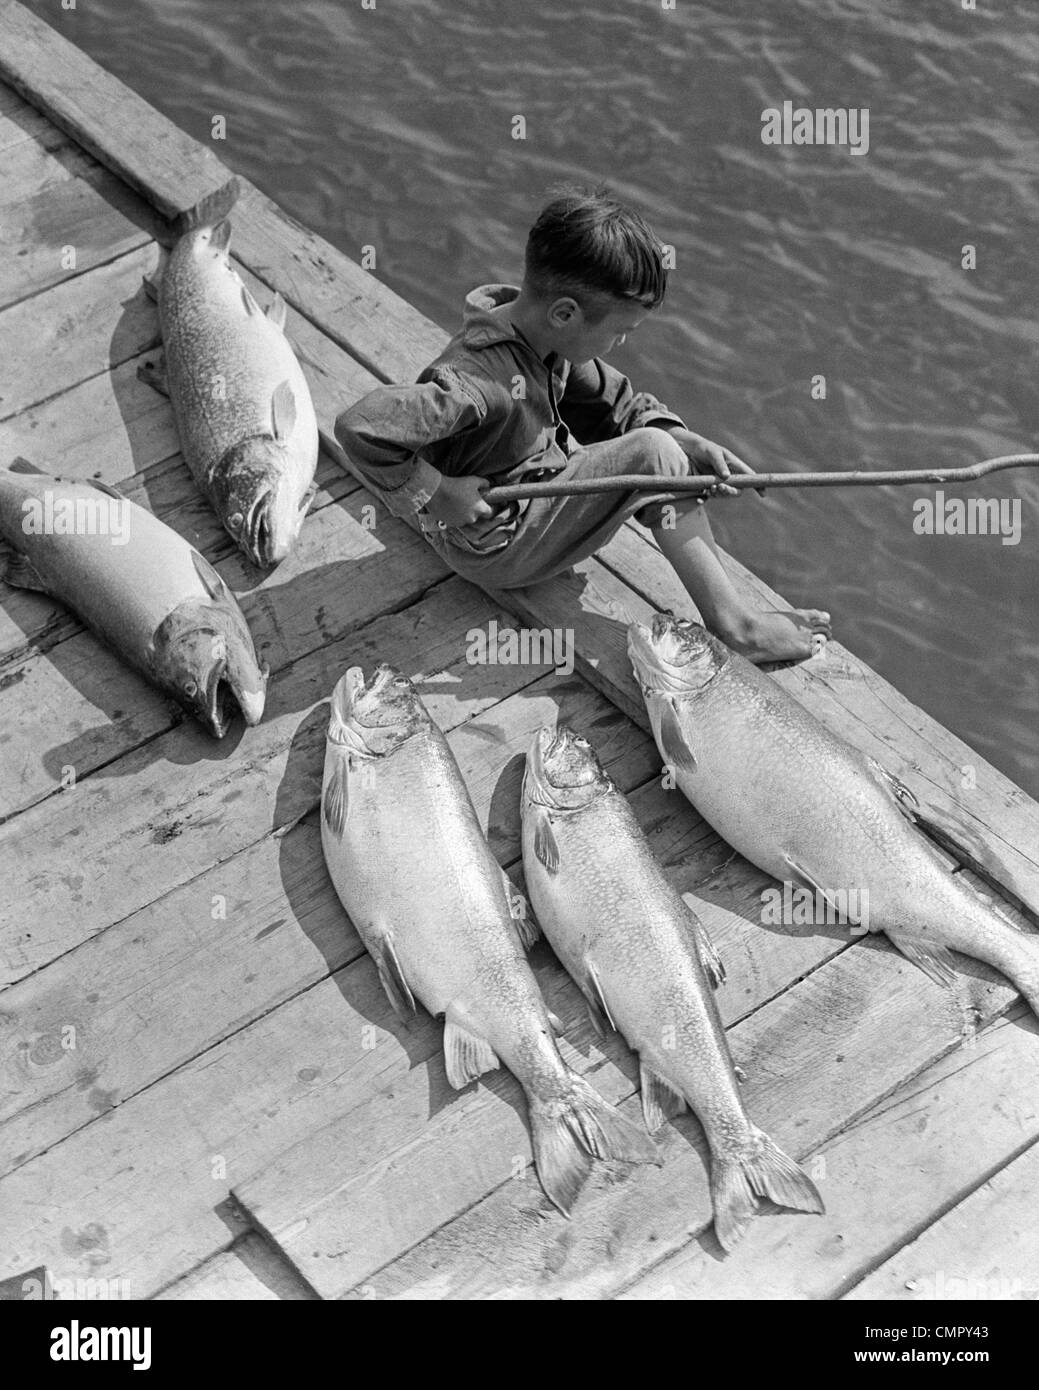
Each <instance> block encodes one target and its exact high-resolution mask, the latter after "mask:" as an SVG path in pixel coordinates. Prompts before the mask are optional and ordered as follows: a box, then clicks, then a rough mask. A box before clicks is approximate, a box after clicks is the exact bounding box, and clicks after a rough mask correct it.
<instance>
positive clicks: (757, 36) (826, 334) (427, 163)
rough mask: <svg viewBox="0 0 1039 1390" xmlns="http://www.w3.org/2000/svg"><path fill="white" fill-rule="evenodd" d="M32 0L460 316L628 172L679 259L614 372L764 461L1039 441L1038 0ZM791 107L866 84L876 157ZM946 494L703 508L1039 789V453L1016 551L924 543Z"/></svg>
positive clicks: (853, 461) (838, 495)
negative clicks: (539, 217)
mask: <svg viewBox="0 0 1039 1390" xmlns="http://www.w3.org/2000/svg"><path fill="white" fill-rule="evenodd" d="M34 8H36V9H37V10H38V11H39V12H40V13H41V14H45V15H46V17H47V18H48V19H49V20H50V22H51V23H54V24H55V25H56V26H57V27H59V28H61V29H62V30H63V31H64V32H65V33H67V34H68V35H69V37H71V38H73V39H74V41H75V42H77V43H79V44H80V45H81V46H82V47H84V48H85V49H87V50H88V51H89V52H90V53H91V54H93V55H94V56H95V57H96V58H97V59H99V60H100V61H101V62H102V63H104V64H105V65H106V66H108V67H109V68H111V69H112V70H113V71H115V72H116V73H118V74H119V76H121V77H122V78H123V79H124V80H126V81H127V82H129V83H130V84H131V85H132V86H134V87H135V88H136V89H137V90H138V91H140V92H141V93H143V94H144V95H145V96H146V97H148V98H149V99H150V100H151V101H152V102H153V103H154V104H155V105H156V106H158V107H159V108H160V109H162V110H163V111H165V112H166V113H167V114H168V115H169V116H171V117H172V118H173V119H174V120H175V121H177V122H178V123H179V124H180V125H182V126H183V127H185V128H186V129H187V130H189V131H191V132H192V133H193V134H195V135H196V136H198V137H199V138H201V139H208V138H209V135H210V129H211V126H210V121H211V117H212V116H213V115H214V114H222V115H224V116H226V118H227V130H228V138H227V141H226V143H224V144H218V145H217V147H216V148H217V150H218V153H220V154H222V155H223V157H224V158H225V159H226V160H227V161H228V162H229V163H230V164H231V165H232V166H233V167H235V168H236V169H238V170H240V171H241V172H243V173H245V174H247V175H248V176H249V177H250V178H252V179H253V180H254V181H255V182H256V183H258V184H259V185H260V186H261V187H263V188H264V189H265V190H266V191H267V192H269V193H270V194H271V195H272V196H273V197H274V198H276V199H277V200H278V201H279V202H280V203H282V204H283V205H284V206H285V207H286V208H287V209H288V210H289V211H290V212H292V213H293V214H294V215H295V216H296V217H298V218H300V219H301V220H302V221H303V222H305V223H307V224H309V225H310V226H312V227H314V228H315V229H316V230H317V231H319V232H321V233H322V234H323V235H324V236H326V237H327V238H328V239H329V240H330V241H332V242H334V243H335V244H336V245H337V246H339V247H340V248H341V249H342V250H344V251H345V252H347V253H348V254H350V255H359V253H360V247H361V246H362V245H364V244H366V243H370V244H372V245H374V246H375V247H376V248H377V254H378V273H379V275H380V276H381V278H383V279H384V280H385V281H386V282H387V283H389V284H390V285H392V286H393V288H394V289H396V290H397V291H398V292H399V293H401V294H403V295H405V296H406V297H407V298H409V299H410V300H412V302H414V303H415V304H416V305H417V306H418V307H419V308H420V309H422V310H423V311H424V312H425V313H427V314H428V315H430V317H432V318H434V319H436V320H437V321H438V322H439V323H441V324H443V325H444V326H445V327H453V326H454V324H455V321H456V318H457V316H458V312H459V301H460V298H461V296H462V294H463V293H464V292H465V291H466V290H467V289H468V288H470V287H471V286H472V285H473V284H475V283H478V282H481V281H488V280H499V279H501V280H508V281H511V280H515V279H516V277H517V275H518V268H519V266H520V263H521V255H522V247H523V241H524V237H525V233H526V229H527V226H528V225H529V222H530V220H531V217H532V215H533V213H534V212H535V211H536V209H537V207H538V205H539V204H540V202H541V201H543V197H544V194H545V190H546V188H547V186H548V185H550V184H551V183H553V182H554V181H557V180H559V179H577V180H580V181H582V182H589V181H596V180H606V181H608V182H609V184H610V185H611V187H612V188H613V189H614V190H615V191H616V192H617V193H619V194H620V195H621V196H623V197H625V198H628V199H630V200H631V201H632V202H634V203H636V204H637V205H638V206H639V207H641V208H642V209H643V210H644V211H645V212H646V214H647V215H648V216H649V218H650V220H651V221H652V223H653V224H654V226H655V228H656V230H657V232H658V233H659V235H660V237H661V239H662V240H663V241H665V242H668V243H671V244H673V245H674V247H675V248H676V258H677V269H676V272H675V273H674V275H673V276H672V281H671V289H670V291H669V295H668V300H667V303H666V304H665V306H664V307H663V309H662V310H661V311H660V312H659V313H658V314H656V315H654V316H652V317H651V318H650V319H648V320H647V321H646V322H645V323H644V325H643V326H642V327H641V328H640V329H639V331H638V333H637V334H636V335H635V337H634V338H632V339H630V340H629V342H628V343H627V344H626V346H625V347H624V349H623V351H622V353H619V354H618V355H617V358H616V361H617V363H618V365H620V366H621V367H623V369H624V370H626V371H627V372H629V374H630V375H631V376H632V377H633V378H634V379H635V382H636V385H637V386H645V387H647V388H650V389H653V390H656V392H657V394H658V395H660V396H661V397H662V398H663V399H664V400H665V401H666V402H667V403H668V404H669V405H671V406H672V407H673V408H675V409H678V410H679V411H681V412H682V413H683V414H684V415H685V417H686V419H687V420H688V422H689V423H690V424H691V425H692V427H694V428H696V429H698V430H700V431H701V432H702V433H704V434H708V435H710V436H712V437H713V438H715V439H718V440H720V441H722V442H724V443H726V444H728V445H729V446H730V447H731V448H733V449H735V450H736V452H737V453H740V454H742V455H743V457H745V458H746V459H747V460H748V461H749V462H751V463H752V464H753V465H754V466H755V467H757V468H759V469H762V470H764V469H788V470H789V469H794V468H805V469H810V468H826V469H831V468H880V467H885V468H918V467H922V466H924V465H942V466H946V467H948V466H956V465H961V464H965V463H969V462H973V461H975V460H976V459H980V458H983V457H986V456H989V455H993V454H998V453H1003V452H1010V451H1017V450H1022V449H1025V448H1028V447H1029V446H1031V447H1036V441H1037V437H1039V431H1037V429H1036V416H1037V391H1036V348H1037V345H1039V329H1037V295H1036V289H1035V286H1036V275H1037V271H1036V261H1037V249H1039V241H1037V236H1036V229H1037V222H1039V172H1037V171H1039V14H1037V12H1036V11H1035V8H1034V5H1032V4H1028V3H1024V0H1017V3H1014V2H1013V0H1010V2H1009V3H1005V4H1001V5H998V6H996V5H988V4H985V5H982V4H980V3H979V6H978V9H977V10H976V11H975V12H973V13H970V12H965V11H963V10H962V9H961V8H960V7H959V5H958V4H957V3H956V0H914V3H913V4H912V5H909V4H906V3H901V4H895V3H890V2H889V0H839V3H837V2H836V0H775V3H769V4H765V3H764V0H761V3H757V4H752V3H749V0H711V3H709V4H696V3H692V0H677V3H676V6H675V9H674V10H673V11H665V10H663V9H662V7H661V5H660V4H659V3H657V0H599V2H598V3H596V4H587V3H586V4H581V3H566V2H565V0H522V3H520V0H512V3H506V0H377V7H376V9H375V10H374V11H372V10H365V9H363V8H362V6H361V0H293V3H289V0H266V3H263V4H261V3H259V0H254V3H245V0H221V2H220V3H213V0H161V2H160V0H146V2H145V3H142V2H141V0H137V3H134V4H132V5H131V4H128V3H126V0H80V5H79V8H78V10H77V11H75V12H64V13H63V12H61V11H60V10H59V7H58V5H57V3H56V0H50V2H49V3H48V4H46V5H44V4H41V3H35V4H34ZM997 9H998V10H999V11H1000V12H999V13H998V14H996V13H995V11H996V10H997ZM787 99H789V100H792V101H793V102H794V103H795V104H804V105H808V106H835V107H836V106H839V107H849V108H850V107H868V108H869V111H870V148H869V152H868V154H866V155H863V156H860V157H855V156H852V155H851V154H850V153H849V151H848V150H847V149H839V148H833V147H826V146H818V147H813V146H799V147H771V146H765V145H763V144H762V142H761V139H760V130H761V112H762V110H763V109H764V108H765V107H767V106H773V105H776V106H778V105H781V104H782V102H783V101H784V100H787ZM517 114H520V115H523V116H524V118H525V120H526V127H527V138H526V140H524V141H520V140H514V139H513V138H512V136H511V128H512V127H511V122H512V118H513V116H515V115H517ZM968 243H969V244H972V245H974V246H976V248H977V269H976V270H974V271H967V270H964V269H962V268H961V248H962V247H963V246H964V245H965V244H968ZM818 373H822V374H825V376H826V378H827V383H828V394H827V399H826V400H825V401H822V400H819V401H816V400H812V399H811V396H810V380H811V378H812V376H813V375H815V374H818ZM923 495H925V494H924V493H922V492H921V491H919V490H917V489H912V490H904V489H893V488H892V489H885V490H858V489H856V490H854V491H851V490H849V491H832V490H831V491H825V492H824V491H821V490H820V491H814V492H803V491H802V492H797V493H795V492H786V493H784V494H782V495H779V494H773V496H772V498H771V499H770V501H769V502H768V503H761V502H759V501H758V500H757V499H756V498H754V497H752V496H749V495H747V494H744V495H743V496H742V497H741V498H739V499H734V500H733V501H731V502H727V503H723V502H719V503H717V504H712V512H713V515H714V517H715V521H716V524H717V529H718V531H719V534H720V537H721V539H722V541H723V543H725V544H726V545H727V546H728V547H729V548H730V549H731V550H732V551H733V552H734V553H735V554H736V555H737V556H739V557H740V558H741V559H742V560H743V561H744V562H745V563H747V564H748V565H750V566H752V567H753V568H754V569H755V570H756V571H757V572H758V573H759V574H761V575H762V576H763V577H764V578H766V579H767V580H768V581H769V582H770V583H772V584H773V585H775V586H776V587H777V588H778V589H780V590H781V591H782V592H783V593H784V594H785V595H786V596H787V597H788V598H789V599H791V600H792V601H793V602H804V603H811V604H817V605H819V606H822V607H828V608H829V609H830V610H831V611H832V613H833V615H834V620H835V626H836V631H837V634H838V635H839V636H840V637H841V638H842V639H843V640H844V641H845V642H846V643H847V644H848V645H849V646H850V647H852V648H853V649H854V650H855V651H856V652H857V653H858V654H859V655H861V656H862V657H864V658H865V659H866V660H867V661H868V662H869V663H870V664H871V665H872V666H874V667H875V668H876V669H877V670H878V671H880V672H882V673H883V674H884V675H885V676H887V677H888V678H889V679H890V680H891V681H893V682H894V684H895V685H896V686H898V687H899V689H901V690H902V691H904V693H905V694H906V695H907V696H909V698H910V699H912V700H913V701H915V702H916V703H918V704H920V705H922V706H923V707H924V708H925V709H927V710H928V711H930V713H931V714H933V715H934V716H935V717H936V718H937V719H938V720H940V721H941V722H942V723H944V724H946V725H948V726H949V727H950V728H952V729H953V730H955V731H956V732H957V733H958V734H960V735H961V737H963V738H964V739H966V740H967V742H969V743H970V744H972V745H973V746H974V747H975V748H977V749H978V750H979V751H980V752H981V753H982V754H984V756H985V757H987V758H988V759H990V760H991V761H992V762H993V763H995V764H996V765H997V766H998V767H1000V768H1002V769H1003V770H1004V771H1006V772H1007V773H1008V774H1009V775H1010V776H1011V777H1013V778H1014V779H1015V780H1016V781H1018V782H1019V783H1020V784H1021V785H1022V786H1024V787H1025V788H1026V789H1027V790H1028V791H1030V792H1031V793H1032V795H1039V749H1037V746H1036V742H1037V741H1036V728H1037V724H1039V719H1037V715H1039V695H1037V691H1039V619H1037V609H1039V475H1037V476H1028V475H1026V474H1024V473H1014V474H1001V475H996V476H995V477H993V478H990V479H988V480H986V481H985V482H984V483H983V484H979V485H978V486H977V487H976V488H973V489H970V490H968V491H966V492H964V493H963V495H965V496H979V497H995V498H1003V497H1006V498H1020V499H1021V502H1022V518H1021V519H1022V539H1021V542H1020V544H1018V545H1016V546H1011V545H1003V544H1001V542H1000V540H999V538H998V537H993V536H973V537H959V536H957V537H953V536H947V535H946V536H940V535H936V536H918V535H915V534H914V532H913V528H912V521H913V511H912V503H913V501H914V500H915V499H917V498H919V497H921V496H923Z"/></svg>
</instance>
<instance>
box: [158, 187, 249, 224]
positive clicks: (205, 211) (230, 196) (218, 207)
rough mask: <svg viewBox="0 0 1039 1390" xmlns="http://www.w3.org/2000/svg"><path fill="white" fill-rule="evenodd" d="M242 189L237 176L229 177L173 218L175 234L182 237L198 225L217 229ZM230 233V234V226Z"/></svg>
mask: <svg viewBox="0 0 1039 1390" xmlns="http://www.w3.org/2000/svg"><path fill="white" fill-rule="evenodd" d="M241 191H242V190H241V185H240V184H239V182H238V180H237V178H234V177H232V178H229V179H228V181H227V182H226V183H224V184H221V186H220V187H219V188H215V189H214V190H213V192H212V193H207V194H206V196H205V197H204V198H200V199H199V200H198V202H197V203H195V204H194V206H192V207H190V208H185V209H184V211H183V212H181V213H179V214H178V215H177V216H176V217H175V218H174V219H173V222H172V226H171V230H172V232H173V235H174V236H176V237H182V236H183V235H184V234H185V232H193V231H194V230H195V229H196V227H212V228H213V229H214V230H215V229H216V227H217V226H218V225H219V224H220V223H222V222H223V221H224V218H225V217H226V216H227V214H228V213H229V212H230V211H231V209H232V208H233V207H234V205H235V203H237V201H238V197H239V194H240V193H241ZM228 233H229V234H230V228H228Z"/></svg>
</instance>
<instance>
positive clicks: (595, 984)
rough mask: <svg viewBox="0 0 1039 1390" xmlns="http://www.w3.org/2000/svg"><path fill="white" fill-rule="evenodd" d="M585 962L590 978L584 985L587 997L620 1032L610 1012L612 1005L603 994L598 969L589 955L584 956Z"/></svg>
mask: <svg viewBox="0 0 1039 1390" xmlns="http://www.w3.org/2000/svg"><path fill="white" fill-rule="evenodd" d="M584 964H585V969H586V970H587V972H588V979H587V981H586V983H585V986H584V996H585V998H586V999H587V1000H588V1002H589V1003H590V1004H591V1005H592V1006H593V1007H594V1008H597V1009H599V1011H600V1012H601V1013H602V1016H603V1018H605V1019H606V1021H607V1022H608V1023H609V1025H610V1027H611V1028H612V1029H613V1031H614V1032H615V1033H619V1032H620V1029H619V1028H618V1027H617V1025H616V1023H614V1021H613V1014H611V1013H610V1006H609V1004H607V1002H606V995H605V994H603V991H602V981H601V980H600V979H599V972H598V970H597V969H596V968H595V965H594V963H593V962H592V961H590V960H589V959H588V957H587V956H585V958H584ZM578 983H580V981H578Z"/></svg>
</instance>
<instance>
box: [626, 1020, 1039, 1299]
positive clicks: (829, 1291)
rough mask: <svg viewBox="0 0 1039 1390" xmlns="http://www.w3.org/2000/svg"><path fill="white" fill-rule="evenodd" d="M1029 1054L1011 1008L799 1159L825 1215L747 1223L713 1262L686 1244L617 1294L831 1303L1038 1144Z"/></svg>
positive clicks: (1026, 1027)
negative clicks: (735, 1240)
mask: <svg viewBox="0 0 1039 1390" xmlns="http://www.w3.org/2000/svg"><path fill="white" fill-rule="evenodd" d="M1037 1051H1039V1035H1037V1034H1036V1032H1035V1029H1034V1026H1033V1025H1032V1024H1031V1022H1030V1020H1029V1018H1028V1013H1027V1010H1026V1009H1025V1008H1024V1007H1023V1006H1022V1005H1018V1006H1017V1007H1016V1008H1015V1009H1014V1011H1013V1013H1012V1015H1011V1016H1010V1017H1009V1018H1006V1019H1001V1020H1000V1021H999V1022H998V1023H996V1024H994V1025H993V1026H992V1027H991V1028H987V1029H986V1030H985V1031H984V1032H982V1033H981V1034H974V1033H970V1034H969V1035H968V1036H967V1037H966V1038H965V1039H964V1041H963V1042H962V1044H961V1046H959V1047H957V1048H955V1049H954V1050H953V1051H952V1052H950V1053H949V1054H948V1055H947V1056H946V1057H944V1058H943V1059H942V1060H941V1061H939V1062H937V1063H936V1064H935V1065H933V1066H931V1067H928V1069H927V1070H926V1071H924V1072H922V1073H921V1074H920V1075H919V1076H918V1077H916V1078H914V1080H913V1081H911V1082H910V1083H909V1084H908V1085H906V1086H903V1087H901V1088H900V1089H899V1090H898V1091H896V1092H895V1094H894V1095H893V1096H890V1097H888V1099H886V1100H885V1101H883V1102H882V1103H881V1104H880V1105H878V1106H875V1107H874V1108H873V1109H872V1110H870V1111H868V1112H867V1113H866V1114H865V1115H863V1116H862V1118H861V1119H860V1120H858V1121H856V1122H855V1123H854V1124H853V1125H852V1126H851V1127H850V1128H849V1129H848V1130H847V1131H845V1133H843V1134H841V1135H839V1136H838V1137H837V1138H836V1139H833V1140H831V1141H830V1142H829V1143H828V1144H826V1145H825V1147H824V1148H823V1149H821V1150H817V1151H816V1153H814V1154H813V1155H812V1156H811V1157H810V1158H808V1159H807V1161H806V1166H807V1168H808V1171H809V1172H810V1173H811V1174H812V1176H813V1177H814V1178H815V1181H816V1183H817V1185H818V1186H819V1188H820V1190H821V1191H822V1193H823V1196H824V1198H825V1201H826V1205H827V1213H826V1215H825V1216H823V1217H811V1216H800V1215H797V1214H794V1213H789V1212H787V1213H784V1214H783V1215H782V1217H781V1218H777V1219H776V1220H768V1221H755V1222H754V1223H753V1224H752V1226H751V1228H750V1230H749V1231H748V1232H747V1235H746V1236H745V1238H744V1239H743V1240H742V1241H741V1242H740V1244H739V1246H738V1247H737V1248H736V1250H734V1251H733V1252H732V1253H731V1254H730V1255H728V1256H727V1257H726V1258H725V1259H724V1260H722V1261H719V1260H718V1259H716V1258H715V1256H714V1254H713V1252H712V1251H710V1250H706V1249H704V1248H703V1247H702V1246H701V1245H700V1244H699V1243H698V1242H696V1241H693V1242H690V1244H689V1245H687V1246H685V1247H684V1249H682V1250H680V1251H679V1252H678V1253H677V1254H676V1255H674V1256H672V1257H671V1258H670V1259H667V1260H664V1261H663V1262H662V1263H660V1264H658V1265H656V1266H655V1267H654V1268H653V1269H651V1270H650V1271H649V1273H648V1274H646V1275H644V1276H643V1277H642V1278H640V1279H638V1280H636V1282H635V1283H634V1284H632V1285H630V1286H629V1287H628V1288H627V1289H626V1290H625V1292H624V1295H623V1296H624V1297H625V1298H631V1299H648V1300H656V1299H676V1298H681V1299H705V1298H707V1299H728V1298H739V1299H747V1298H753V1299H761V1298H768V1299H777V1298H787V1299H802V1298H813V1299H828V1298H836V1297H839V1296H840V1295H841V1293H843V1292H844V1291H845V1290H846V1289H848V1288H850V1287H851V1286H852V1285H854V1284H855V1283H857V1282H858V1281H859V1280H860V1279H862V1278H863V1276H864V1275H865V1274H867V1273H868V1272H869V1271H870V1270H871V1269H873V1268H874V1267H875V1266H876V1265H877V1263H878V1262H879V1261H883V1260H885V1259H886V1258H887V1257H888V1256H890V1255H892V1253H893V1252H894V1251H896V1250H898V1249H899V1247H900V1246H902V1245H904V1244H905V1242H906V1241H907V1239H909V1238H910V1237H912V1235H913V1234H914V1233H915V1232H917V1231H920V1230H922V1229H923V1228H924V1227H925V1226H926V1225H927V1224H928V1223H929V1222H930V1221H933V1220H934V1219H935V1217H936V1216H938V1215H940V1214H941V1213H942V1212H944V1211H946V1210H948V1208H949V1207H950V1206H952V1205H953V1204H955V1203H956V1202H958V1201H960V1200H961V1199H962V1198H963V1197H964V1196H965V1195H966V1194H967V1193H969V1192H970V1191H971V1189H972V1188H973V1187H974V1186H976V1184H977V1183H978V1182H979V1181H981V1180H982V1179H983V1178H986V1177H988V1175H989V1174H990V1173H992V1172H993V1171H994V1170H997V1169H999V1168H1000V1167H1001V1166H1002V1165H1003V1164H1005V1163H1006V1162H1007V1161H1008V1160H1009V1159H1010V1158H1012V1157H1013V1155H1014V1154H1015V1153H1017V1152H1018V1151H1019V1150H1020V1149H1021V1147H1022V1145H1025V1144H1029V1143H1031V1142H1032V1141H1033V1140H1034V1139H1036V1138H1037V1137H1039V1113H1037V1108H1036V1103H1035V1085H1034V1080H1033V1078H1034V1077H1035V1074H1036V1064H1037V1062H1039V1056H1037ZM905 1253H906V1252H904V1251H899V1255H898V1257H897V1258H901V1257H902V1255H904V1254H905ZM907 1296H908V1295H907ZM914 1296H916V1297H919V1296H920V1294H919V1292H917V1293H916V1294H915V1295H914Z"/></svg>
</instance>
